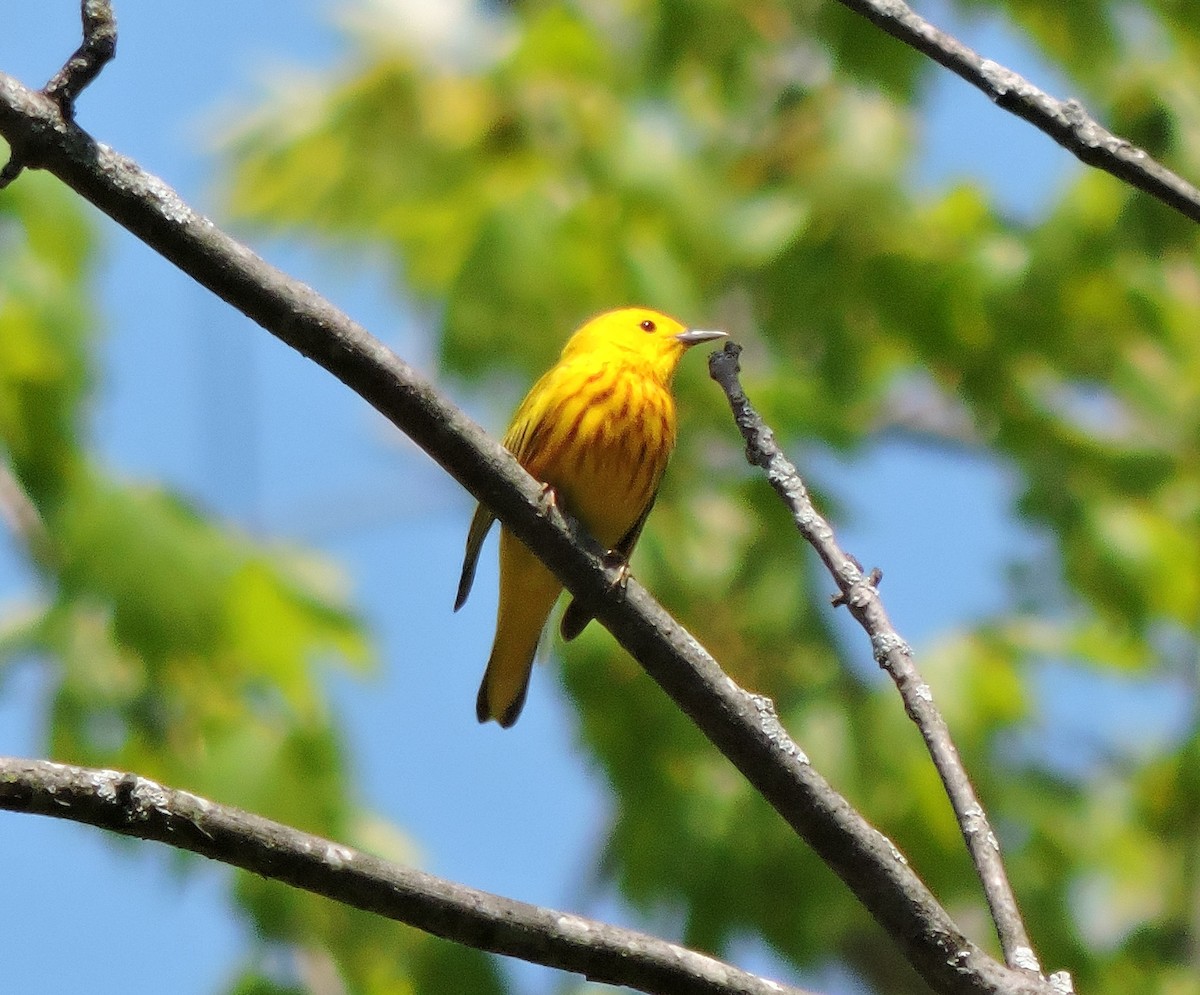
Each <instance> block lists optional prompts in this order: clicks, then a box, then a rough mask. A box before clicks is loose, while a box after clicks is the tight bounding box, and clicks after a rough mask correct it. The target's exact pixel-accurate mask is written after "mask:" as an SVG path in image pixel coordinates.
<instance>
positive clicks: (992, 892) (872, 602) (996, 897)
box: [708, 343, 1041, 976]
mask: <svg viewBox="0 0 1200 995" xmlns="http://www.w3.org/2000/svg"><path fill="white" fill-rule="evenodd" d="M741 351H742V350H741V346H739V345H736V344H734V343H726V345H725V348H724V349H723V350H722V351H720V352H714V353H713V354H712V356H711V357H710V358H709V362H708V369H709V374H710V375H711V376H712V378H713V379H714V380H715V381H716V382H717V383H718V384H720V385H721V389H722V390H724V391H725V395H726V397H728V398H729V406H730V408H731V409H732V410H733V415H734V419H735V420H736V422H737V425H738V428H739V429H740V430H741V433H742V437H743V438H744V439H745V440H746V459H747V460H748V461H749V462H750V463H751V464H752V465H754V466H759V467H762V468H763V470H765V471H766V474H767V479H768V480H769V481H770V483H771V486H772V487H774V488H775V490H776V491H777V492H778V494H779V496H780V498H781V499H782V500H783V502H784V504H785V505H787V507H788V510H789V511H791V513H792V518H793V519H794V520H795V522H796V528H797V529H798V530H799V532H800V534H801V535H802V536H803V537H804V538H805V539H806V540H807V541H808V542H809V543H810V544H811V545H812V547H813V548H814V549H815V550H816V551H817V555H818V556H820V558H821V562H822V563H824V564H825V566H826V568H828V570H829V572H830V574H832V575H833V579H834V581H836V583H837V586H838V589H839V591H840V593H839V594H838V595H837V596H836V597H835V598H834V602H833V603H834V605H835V606H838V605H845V606H846V607H847V608H848V609H849V611H850V614H851V615H853V616H854V618H855V620H856V621H857V622H858V623H859V625H861V626H862V627H863V629H864V630H865V631H866V633H867V635H868V636H869V637H870V640H871V648H872V650H873V652H874V655H875V660H876V662H877V663H878V664H879V665H880V666H881V667H882V668H883V669H884V670H886V671H887V672H888V674H889V675H890V676H891V678H892V680H893V681H895V683H896V687H897V688H898V689H899V691H900V697H901V699H903V701H904V710H905V711H906V712H907V713H908V715H909V717H910V718H911V719H912V720H913V721H914V722H915V723H916V724H917V728H919V729H920V730H921V736H922V737H923V738H924V740H925V745H926V746H927V748H928V749H929V755H930V757H932V758H933V763H934V766H935V767H936V768H937V771H938V774H939V775H940V777H941V779H942V784H943V785H945V787H946V794H947V795H949V797H950V804H951V806H952V807H953V809H954V814H955V816H956V817H957V819H958V825H959V829H961V830H962V835H963V839H964V840H965V841H966V844H967V850H968V851H969V852H970V854H971V860H972V861H973V862H974V864H975V869H976V871H977V872H978V874H979V879H980V881H981V882H982V883H983V892H984V896H985V897H986V899H987V903H988V908H989V909H990V910H991V913H992V921H993V922H994V923H995V926H996V933H997V935H998V936H999V938H1000V945H1001V947H1002V948H1003V949H1004V957H1005V960H1006V961H1007V963H1008V965H1009V967H1012V968H1016V969H1018V970H1023V971H1026V972H1028V973H1029V974H1031V975H1033V976H1037V975H1038V974H1039V973H1040V970H1041V969H1040V967H1039V965H1038V960H1037V957H1036V956H1035V955H1034V952H1033V947H1032V946H1031V945H1030V942H1029V936H1028V934H1027V933H1026V931H1025V924H1024V922H1022V920H1021V912H1020V909H1019V908H1018V907H1017V900H1016V896H1014V895H1013V892H1012V888H1011V886H1010V885H1009V883H1008V875H1007V874H1006V873H1005V870H1004V862H1003V861H1002V860H1001V858H1000V844H999V842H997V840H996V836H995V834H994V833H993V832H992V828H991V826H990V825H989V823H988V818H987V814H986V813H985V812H984V810H983V806H982V805H981V804H980V803H979V799H978V797H977V796H976V794H975V789H974V788H973V787H972V785H971V780H970V778H969V777H967V772H966V769H965V768H964V767H963V765H962V760H961V759H960V758H959V755H958V750H957V749H955V746H954V741H953V740H952V739H951V738H950V730H949V729H948V728H947V726H946V722H945V720H944V719H943V718H942V715H941V712H939V711H938V709H937V707H936V706H935V705H934V703H933V694H932V692H931V691H930V689H929V685H928V684H926V683H925V682H924V681H923V680H922V679H921V675H920V673H919V672H918V671H917V668H916V665H915V664H914V663H913V658H912V650H911V649H910V647H909V645H908V643H907V642H905V641H904V640H903V639H902V638H900V634H899V633H898V632H897V631H896V629H895V626H893V625H892V622H891V619H889V618H888V615H887V612H886V611H885V610H884V607H883V602H882V601H881V600H880V597H879V591H878V583H879V579H880V574H879V573H878V571H872V572H871V573H870V574H864V573H863V569H862V567H861V566H860V565H859V563H858V562H857V561H856V560H855V559H854V557H852V556H850V555H848V554H847V553H846V552H844V551H843V550H842V548H841V547H840V546H839V545H838V543H837V539H836V538H835V537H834V534H833V527H832V526H831V525H830V524H829V522H828V521H826V520H825V519H824V518H823V517H822V516H821V514H820V513H819V512H818V511H817V509H816V508H815V507H814V506H813V503H812V501H811V500H810V499H809V496H808V489H807V488H806V487H805V486H804V481H803V480H801V479H800V474H799V473H798V472H797V471H796V467H795V466H794V465H793V464H792V462H791V461H790V460H788V458H787V457H786V456H784V454H783V450H781V449H780V448H779V445H778V444H777V443H776V442H775V435H774V433H773V432H772V431H771V430H770V429H769V428H768V427H767V426H766V424H765V423H764V422H763V420H762V417H761V416H760V415H759V414H758V412H757V411H755V410H754V408H753V407H752V406H751V404H750V401H749V399H748V398H747V397H746V394H745V392H744V391H743V390H742V385H741V381H740V380H739V378H738V373H739V372H740V367H739V366H738V356H739V355H740V354H741Z"/></svg>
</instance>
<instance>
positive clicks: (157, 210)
mask: <svg viewBox="0 0 1200 995" xmlns="http://www.w3.org/2000/svg"><path fill="white" fill-rule="evenodd" d="M0 136H3V137H4V138H5V139H6V140H7V141H8V142H9V144H10V145H13V146H14V147H17V146H19V147H21V148H22V149H23V151H24V153H25V162H26V164H27V165H29V166H30V167H36V168H44V169H47V170H48V171H50V172H51V173H53V174H54V175H55V176H57V177H58V178H59V179H60V180H62V181H63V182H64V183H66V184H67V185H68V186H70V187H71V188H72V189H74V190H75V191H76V192H77V193H79V194H80V195H82V196H83V197H85V198H86V199H87V200H89V201H91V202H92V203H93V204H94V205H96V206H97V207H98V208H99V209H100V210H101V211H103V212H104V213H106V214H108V215H109V216H110V217H111V218H113V220H115V221H116V222H117V223H118V224H121V225H122V226H124V227H125V228H127V229H128V230H129V231H131V232H133V233H134V234H135V235H137V236H138V237H139V238H141V239H142V240H143V241H144V242H146V243H147V244H148V245H150V246H151V247H152V248H154V249H156V250H157V251H158V252H160V253H161V254H162V255H163V256H164V257H165V258H167V259H169V260H171V261H172V262H173V263H175V264H176V265H177V266H178V267H179V268H180V269H182V270H183V271H184V272H186V273H188V274H189V275H191V276H192V277H193V278H194V279H195V280H196V281H197V282H199V283H200V284H202V285H203V286H205V287H208V288H209V289H210V290H212V291H213V292H214V293H216V294H217V295H218V296H220V297H221V298H222V299H224V300H226V301H228V302H229V303H230V304H231V305H233V306H234V307H235V308H237V309H238V310H239V311H241V312H242V313H243V314H245V315H247V316H248V317H250V318H251V319H252V320H254V321H256V322H257V323H258V324H260V325H262V326H263V327H264V328H265V329H267V330H268V331H270V332H272V334H274V335H276V336H277V337H278V338H280V339H281V340H282V341H284V342H286V343H287V344H288V345H290V346H292V347H293V348H294V349H296V350H297V351H299V352H301V353H302V354H303V355H305V356H308V357H309V358H310V359H312V360H313V361H314V362H316V363H318V364H320V365H321V366H322V367H324V368H325V369H326V370H328V371H329V372H330V373H332V374H333V375H334V376H336V377H338V378H339V379H340V380H342V382H343V383H345V384H346V385H347V386H348V387H350V388H351V389H352V390H354V391H355V392H356V393H358V394H359V395H360V396H361V397H362V398H363V399H364V400H366V401H367V402H368V403H370V404H371V405H372V406H374V407H375V408H376V409H377V410H379V411H380V412H381V413H382V414H383V415H385V416H386V417H387V418H389V419H390V420H391V421H392V422H393V423H394V424H396V425H397V426H398V427H399V428H401V430H402V431H404V432H405V433H407V434H408V435H409V436H410V437H411V438H412V439H413V440H414V441H415V442H416V443H417V444H418V445H419V446H421V448H423V449H424V450H425V451H426V452H427V453H429V454H430V456H432V457H433V458H434V459H435V460H437V462H438V463H440V464H441V465H442V466H443V467H444V468H445V469H446V470H447V471H448V472H449V473H450V474H451V475H452V476H453V477H454V478H455V479H456V480H458V481H459V482H460V483H461V484H462V485H463V486H464V487H466V488H467V489H468V490H469V491H470V492H471V493H472V494H474V495H475V496H476V497H477V498H479V499H480V500H482V501H483V502H485V503H486V504H487V505H488V506H489V507H491V508H492V509H493V510H494V511H495V512H496V514H497V516H498V517H499V518H500V520H501V521H502V522H503V523H504V525H505V526H506V527H508V528H509V529H511V530H512V532H513V534H514V535H516V536H517V537H518V538H519V539H521V541H523V542H524V543H526V545H528V546H529V547H530V548H531V549H535V550H537V551H538V554H539V556H541V557H542V559H543V560H544V561H545V562H546V564H547V565H548V566H549V567H550V569H551V570H553V571H554V572H555V574H556V575H557V576H558V577H559V578H560V579H561V580H562V581H563V583H564V585H565V586H566V587H567V589H568V590H569V591H570V592H571V593H572V594H573V595H575V596H576V597H577V598H579V599H580V601H581V603H582V604H585V605H587V606H588V608H589V609H591V610H592V611H593V613H594V615H595V616H596V618H598V619H599V621H600V622H601V623H602V624H603V625H604V626H605V627H606V628H608V630H609V631H610V632H612V633H613V635H614V636H615V637H616V638H617V640H618V642H620V643H621V645H622V646H624V647H625V649H626V650H628V651H629V653H630V654H631V655H632V656H633V657H634V658H635V659H637V660H638V661H639V662H640V663H641V664H642V666H643V667H644V668H645V669H646V671H647V673H649V674H650V676H651V677H652V678H653V679H654V680H655V681H656V682H657V683H658V684H659V685H660V686H661V687H662V688H663V689H664V690H665V691H666V692H667V694H668V695H670V697H671V698H672V699H673V700H674V701H675V702H676V703H677V704H678V705H679V706H680V707H681V708H682V709H683V710H684V711H685V712H686V713H687V714H688V715H689V716H690V717H691V718H692V720H693V721H694V722H695V723H696V725H697V726H698V727H699V728H700V729H701V731H702V732H704V734H705V735H706V736H707V737H708V738H709V739H710V740H711V741H712V742H713V743H714V745H716V746H717V747H718V749H720V750H721V752H722V753H724V754H725V756H726V757H728V758H729V760H730V761H731V762H732V763H733V764H734V765H735V766H736V767H737V768H738V769H739V770H740V771H741V772H742V773H743V775H744V776H746V777H747V779H748V780H749V781H750V782H751V783H752V784H753V785H754V786H755V787H756V788H757V789H758V790H759V791H760V792H761V793H762V795H763V796H764V798H766V799H767V801H768V802H769V803H770V804H771V805H772V806H773V807H774V808H775V809H776V811H778V812H779V813H780V815H782V816H783V818H784V819H785V820H786V821H787V822H788V824H789V825H790V826H792V827H793V829H795V831H796V832H797V833H798V834H799V835H800V836H801V837H802V838H803V839H805V840H806V841H807V842H808V843H809V845H810V846H811V847H812V848H813V849H814V851H816V853H817V854H818V855H819V856H820V857H821V858H822V859H823V860H824V861H825V862H826V863H827V864H828V865H829V866H830V867H831V868H832V869H833V870H834V871H835V873H837V874H838V876H839V877H841V878H842V880H843V881H844V882H845V883H846V884H847V885H848V886H849V887H850V888H851V890H852V891H853V892H854V893H855V895H856V896H858V898H859V900H860V901H861V902H862V903H863V905H864V906H865V907H866V908H867V909H868V910H869V911H870V912H871V914H872V915H873V916H874V917H875V918H876V919H877V920H878V921H879V922H880V924H881V925H883V927H884V928H885V929H886V930H887V932H888V933H889V934H890V935H891V936H892V938H893V940H894V941H895V942H896V943H897V944H898V945H899V946H900V947H901V949H902V950H904V952H905V954H906V956H907V957H908V958H909V960H910V962H911V963H912V964H913V966H914V967H915V968H916V970H917V971H918V972H919V973H920V974H921V975H922V976H923V977H924V978H925V979H926V981H927V982H928V983H929V984H930V986H931V987H933V988H934V989H935V990H937V991H941V992H948V993H966V992H972V993H974V992H995V993H1001V992H1003V993H1022V995H1024V993H1030V995H1032V993H1040V995H1052V993H1054V992H1055V991H1056V989H1055V988H1054V987H1052V986H1051V985H1050V983H1049V982H1047V981H1044V980H1041V979H1037V978H1030V977H1028V976H1027V975H1023V974H1021V973H1019V972H1016V971H1013V970H1010V969H1009V968H1007V967H1005V966H1004V965H1003V964H1000V963H998V962H996V961H995V960H994V959H993V958H991V957H989V956H988V955H987V954H986V953H984V952H983V951H982V950H980V949H979V948H978V947H977V946H976V945H975V944H973V943H971V942H970V941H969V940H968V939H967V938H966V937H965V936H963V935H962V933H961V931H960V930H959V929H958V927H957V926H956V925H955V923H954V922H953V921H952V920H951V919H950V917H949V915H948V914H947V913H946V911H945V909H943V908H942V907H941V906H940V905H939V904H938V902H937V900H936V899H935V898H934V897H933V895H932V894H931V893H930V892H929V890H928V888H926V887H925V885H924V884H923V883H922V881H921V880H920V878H919V877H917V875H916V874H915V873H914V872H913V870H912V869H911V868H910V867H909V866H908V864H907V861H906V860H905V859H904V857H903V856H902V855H901V854H900V853H899V851H898V850H897V849H896V847H895V846H894V845H893V844H892V843H891V841H889V840H888V839H887V838H886V837H884V836H883V835H882V834H881V833H879V832H878V831H877V830H876V829H874V828H873V827H872V826H870V825H869V824H868V823H867V822H866V820H865V819H863V818H862V816H861V815H859V814H858V813H857V812H856V811H855V810H854V809H853V808H852V807H851V806H850V804H849V803H848V802H847V801H846V800H845V799H844V798H843V797H842V796H841V795H839V794H838V793H837V792H836V791H834V790H833V789H832V788H831V787H830V785H829V784H828V783H827V782H826V781H825V780H824V778H822V777H821V776H820V774H818V773H817V772H816V771H815V770H813V769H812V767H811V766H810V765H809V763H808V759H807V757H806V756H805V755H804V753H803V751H802V750H801V749H800V747H799V746H797V745H796V743H795V742H793V741H792V739H791V738H790V737H789V736H788V734H787V732H786V731H785V730H784V729H783V727H782V726H781V725H780V723H779V721H778V719H777V718H776V717H775V714H774V709H773V706H772V705H771V703H770V702H769V701H766V700H764V699H761V698H756V697H754V696H752V695H749V694H747V693H746V692H745V691H743V690H742V689H741V688H739V687H738V686H737V685H736V684H734V682H733V681H732V680H730V678H729V677H728V676H727V675H725V674H724V673H723V672H722V671H721V669H720V667H719V666H718V665H717V663H716V661H714V660H713V658H712V657H711V656H710V655H709V654H708V653H707V652H705V651H704V649H703V648H702V647H701V646H700V645H699V643H697V642H696V640H695V639H694V638H693V637H692V636H691V635H690V634H689V633H688V632H686V631H685V630H684V629H683V628H681V627H680V626H679V624H678V623H676V622H675V621H674V619H672V618H671V617H670V615H668V614H667V613H666V612H665V611H664V610H663V609H662V607H661V606H660V605H658V604H657V602H655V601H654V600H653V599H652V598H651V597H650V596H649V595H648V594H647V593H646V591H645V589H644V588H642V587H641V586H640V585H639V584H637V583H636V582H633V581H631V582H630V584H629V586H628V589H627V590H626V592H625V593H624V595H622V592H621V590H620V587H619V585H616V584H614V582H613V581H614V580H615V576H614V575H613V571H609V570H606V569H605V566H604V563H603V560H602V558H601V555H600V554H601V551H600V550H599V549H598V548H597V547H595V545H594V544H589V545H588V546H587V547H586V548H585V547H584V546H583V545H580V543H579V542H577V541H576V540H575V539H574V537H573V534H572V531H571V529H569V528H568V527H567V524H566V523H565V521H564V520H563V518H562V516H561V515H560V514H558V512H557V510H556V509H555V508H553V507H547V506H546V505H545V504H544V502H542V501H541V500H540V497H541V488H540V486H539V485H538V483H537V482H536V481H534V480H533V478H531V477H530V476H529V475H528V474H527V473H525V471H524V470H522V469H521V468H520V466H519V465H518V464H517V462H516V460H515V459H514V458H513V457H512V455H511V454H510V453H508V452H507V450H505V449H503V448H502V447H501V446H500V445H499V444H498V443H497V442H495V441H494V440H492V439H491V438H489V437H488V436H487V434H486V433H485V432H484V431H483V430H482V429H481V428H480V427H479V426H478V425H476V424H475V423H474V422H472V421H471V420H470V419H469V418H467V416H466V415H464V414H463V413H462V412H461V411H460V410H459V409H458V408H456V407H455V406H454V405H452V404H450V403H449V402H448V401H447V400H445V399H444V398H443V397H441V396H440V395H439V394H438V393H437V392H436V391H435V390H434V389H433V388H432V387H431V386H430V384H429V383H428V382H427V381H426V380H425V379H424V378H423V377H421V376H420V375H419V374H418V373H417V372H416V371H415V370H413V369H412V368H411V367H410V366H409V365H408V364H407V363H405V362H404V361H403V360H401V359H400V358H399V357H397V356H396V355H395V354H394V353H392V352H391V351H390V350H389V349H388V348H387V347H386V346H384V345H383V344H382V343H380V342H379V341H378V340H376V339H374V338H372V337H371V336H370V335H369V334H368V333H367V332H366V331H365V330H364V329H363V328H362V327H361V326H359V325H358V324H356V323H355V322H353V321H351V320H350V319H349V318H347V317H346V316H345V315H343V314H341V313H340V312H339V311H337V309H335V308H334V307H333V306H332V305H330V304H329V303H328V302H327V301H325V300H324V299H322V298H321V297H320V296H319V295H317V294H316V293H315V292H314V291H313V290H312V289H311V288H309V287H307V286H305V285H303V284H301V283H299V282H298V281H295V280H292V279H289V278H288V277H287V276H286V275H285V274H283V273H282V272H280V271H279V270H277V269H275V268H274V267H272V266H270V265H268V264H267V263H265V262H264V261H263V260H262V259H260V258H258V257H257V256H256V255H254V253H252V252H251V251H250V250H249V249H247V248H246V247H245V246H243V245H241V244H239V243H238V242H236V241H235V240H233V239H232V238H230V237H229V236H228V235H226V234H225V233H224V232H222V231H221V230H220V229H218V228H217V227H216V225H214V224H213V223H212V222H211V221H210V220H208V219H207V218H205V217H203V216H201V215H200V214H198V213H196V212H195V211H193V210H192V209H191V208H190V207H189V206H188V205H187V204H186V203H184V202H183V200H182V199H181V198H180V197H179V196H178V194H176V193H175V191H173V190H171V189H170V188H169V187H168V186H167V185H166V184H165V183H163V182H162V180H160V179H158V178H157V177H154V176H151V175H150V174H148V173H146V172H144V171H143V170H142V169H140V168H139V167H138V166H137V165H136V164H135V163H133V162H132V161H131V160H129V159H127V158H125V157H124V156H121V155H119V154H118V153H116V152H114V151H113V150H111V149H109V148H107V147H105V146H103V145H100V144H98V143H97V142H95V141H94V140H93V139H92V138H91V137H90V136H89V135H87V134H86V133H85V132H83V131H82V130H81V129H79V128H78V127H77V126H76V125H74V124H73V123H72V122H70V121H67V120H65V119H64V118H63V116H62V114H61V112H60V110H59V108H58V106H57V105H56V104H55V103H54V102H53V101H51V100H49V99H48V98H46V97H45V96H44V95H43V94H40V93H36V92H33V91H31V90H29V89H27V88H25V87H23V86H22V85H21V84H20V83H19V82H18V81H17V80H15V79H13V78H12V77H11V76H8V75H6V74H4V73H0Z"/></svg>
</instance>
